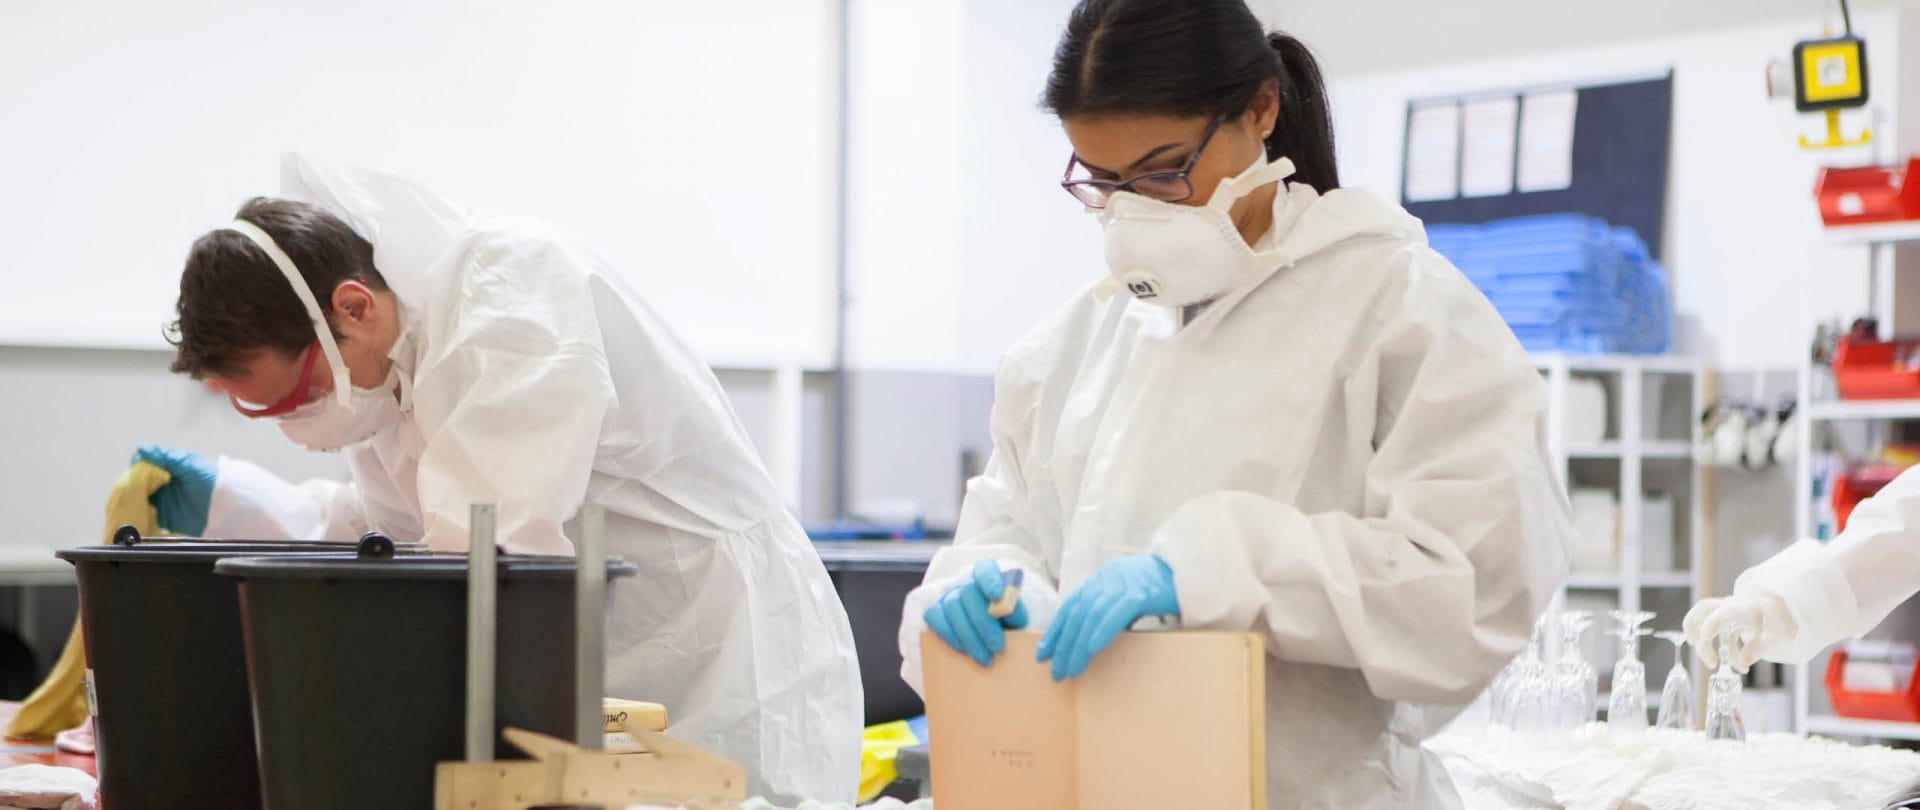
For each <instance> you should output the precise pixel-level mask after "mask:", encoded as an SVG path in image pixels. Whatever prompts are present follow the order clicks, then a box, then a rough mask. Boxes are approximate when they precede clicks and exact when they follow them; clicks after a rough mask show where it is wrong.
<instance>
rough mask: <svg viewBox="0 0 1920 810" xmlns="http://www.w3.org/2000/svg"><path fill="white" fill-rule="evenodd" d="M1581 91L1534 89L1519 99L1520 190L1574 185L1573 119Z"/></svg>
mask: <svg viewBox="0 0 1920 810" xmlns="http://www.w3.org/2000/svg"><path fill="white" fill-rule="evenodd" d="M1579 98H1580V94H1579V93H1577V92H1575V91H1573V90H1556V91H1553V92H1548V93H1533V94H1530V95H1528V96H1527V97H1526V98H1524V99H1522V100H1521V102H1520V176H1519V178H1518V180H1519V186H1520V190H1521V191H1523V192H1525V191H1559V190H1561V189H1564V188H1568V187H1570V186H1572V185H1573V119H1574V115H1575V112H1576V108H1577V107H1578V106H1579Z"/></svg>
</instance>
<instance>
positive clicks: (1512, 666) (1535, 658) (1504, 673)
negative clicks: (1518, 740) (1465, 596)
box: [1487, 615, 1547, 732]
mask: <svg viewBox="0 0 1920 810" xmlns="http://www.w3.org/2000/svg"><path fill="white" fill-rule="evenodd" d="M1546 622H1547V617H1546V616H1545V615H1542V616H1541V617H1540V618H1538V619H1536V620H1534V623H1533V637H1532V639H1530V640H1529V641H1528V642H1527V648H1526V649H1525V650H1522V651H1520V654H1519V655H1516V656H1514V657H1513V660H1511V661H1508V662H1507V665H1506V667H1504V668H1502V669H1501V670H1500V675H1499V676H1498V677H1496V678H1494V679H1493V685H1492V686H1491V687H1488V689H1487V715H1488V721H1489V724H1490V725H1491V726H1492V728H1493V729H1494V731H1496V732H1501V731H1508V730H1511V729H1512V728H1513V693H1514V689H1515V688H1516V687H1517V686H1519V683H1520V678H1521V676H1522V675H1523V673H1525V672H1529V671H1533V670H1537V669H1541V668H1544V665H1543V664H1541V663H1540V644H1541V634H1542V633H1544V632H1545V630H1546Z"/></svg>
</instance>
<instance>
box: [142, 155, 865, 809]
mask: <svg viewBox="0 0 1920 810" xmlns="http://www.w3.org/2000/svg"><path fill="white" fill-rule="evenodd" d="M283 184H284V189H283V192H284V193H283V196H284V197H285V198H286V199H256V200H254V201H252V202H249V203H247V204H246V205H245V206H243V207H242V208H241V210H240V212H239V214H238V216H237V218H236V219H235V221H234V222H233V223H231V224H230V225H227V226H224V227H221V228H219V229H216V230H214V231H212V232H210V233H208V234H207V235H205V236H202V237H201V238H200V239H199V240H198V241H196V242H195V243H194V245H193V249H192V251H191V253H190V254H189V256H188V258H187V262H186V269H185V271H184V272H183V274H182V276H181V281H180V300H179V304H178V311H179V321H178V322H177V324H176V325H175V327H174V328H175V330H176V334H175V336H174V342H175V343H176V345H177V346H178V355H177V357H176V359H175V361H174V365H173V368H174V370H175V371H176V372H180V373H185V374H190V375H192V376H194V377H195V378H197V379H206V380H209V381H211V382H212V383H213V385H215V386H216V387H218V388H220V389H221V390H223V391H225V392H226V393H228V394H229V395H230V396H231V397H232V398H233V401H234V406H235V407H236V408H238V409H240V410H241V411H242V412H243V413H247V414H248V415H251V416H256V417H272V418H277V419H278V420H279V422H280V427H281V429H282V431H283V432H285V433H286V435H287V436H288V437H289V438H291V439H292V440H294V441H296V442H298V443H300V444H303V445H306V446H308V447H310V448H313V449H317V450H344V451H345V453H346V457H347V461H348V465H349V467H350V469H351V471H352V480H351V481H349V482H344V483H342V482H334V481H309V482H306V483H304V484H300V485H294V484H290V483H287V482H285V481H282V480H280V479H279V478H277V477H275V476H274V475H272V474H271V473H268V472H267V471H265V470H263V469H261V468H260V467H257V466H255V465H253V464H249V463H247V462H244V461H240V460H236V459H232V458H221V459H219V461H218V462H217V463H215V462H211V461H208V460H206V459H203V458H201V457H199V456H196V455H193V454H191V453H186V452H182V451H178V450H171V449H168V448H160V447H151V446H149V447H143V448H141V449H140V452H139V454H138V456H137V458H142V459H146V460H149V461H153V462H155V463H158V464H161V465H162V466H164V467H166V468H167V469H169V470H170V471H171V472H172V473H173V480H172V482H171V483H169V484H168V486H167V487H165V488H163V489H162V490H161V491H160V492H159V493H157V494H156V496H155V499H154V503H155V505H156V506H157V507H158V508H159V513H160V514H159V517H160V521H161V525H162V526H164V527H166V528H168V529H171V530H174V531H177V532H183V533H189V534H206V535H209V536H228V537H295V538H339V539H351V538H354V537H358V536H359V535H360V534H361V533H364V532H367V531H373V530H378V531H381V532H384V533H386V534H388V535H391V536H393V537H395V538H424V540H425V542H426V543H427V545H429V546H430V547H432V548H435V549H442V550H465V549H466V547H467V511H468V505H469V504H471V503H475V502H492V503H495V504H497V516H496V521H497V531H498V537H499V542H500V545H501V546H502V547H503V548H505V549H506V550H508V551H511V552H515V553H526V554H571V553H572V545H571V540H570V539H569V538H570V537H572V536H574V531H575V529H576V527H575V525H574V524H573V522H572V521H573V519H574V516H575V514H576V513H577V511H578V510H579V508H580V507H581V505H582V504H586V503H597V504H601V505H604V506H605V507H606V509H607V522H606V527H607V538H608V546H609V549H608V551H609V553H611V554H615V555H619V556H622V557H624V558H626V559H627V560H628V561H630V562H632V563H634V564H635V565H637V566H639V569H640V573H639V576H638V577H636V578H634V579H631V580H622V581H621V582H620V584H619V585H618V586H617V587H615V588H613V589H612V591H613V595H614V599H613V603H612V606H611V610H610V613H609V618H608V624H609V627H608V637H607V687H608V690H609V692H610V693H612V694H615V695H619V696H622V697H632V698H638V699H643V700H650V701H655V702H659V703H663V704H665V705H666V706H667V709H668V712H669V716H670V718H671V720H672V721H673V725H672V727H671V728H670V729H669V730H670V732H671V733H673V734H674V735H675V736H677V737H680V738H683V739H686V740H689V741H692V742H694V743H697V744H700V745H703V746H706V747H708V748H710V749H712V750H714V751H716V752H718V753H720V754H722V755H725V756H726V757H728V758H730V759H732V760H734V761H736V762H738V763H740V764H741V765H743V766H745V767H746V769H747V772H748V774H749V776H750V781H751V784H750V786H749V787H750V789H752V790H754V791H755V792H757V793H760V794H764V795H767V796H769V797H775V798H777V799H784V800H787V801H797V800H799V799H801V798H807V799H830V800H851V799H852V797H853V794H854V789H855V783H856V781H857V779H858V776H859V770H860V769H859V758H860V726H861V722H862V717H861V712H862V706H861V691H860V678H859V670H858V668H857V666H856V662H855V658H854V649H853V638H852V634H851V632H850V630H849V628H848V625H847V617H846V613H845V612H844V610H843V609H842V608H841V605H840V602H839V600H838V598H837V597H836V596H835V594H834V589H833V585H832V583H831V582H830V581H829V580H828V578H827V573H826V569H825V568H824V566H823V565H822V564H821V562H820V558H819V556H818V555H817V554H816V553H815V551H814V549H813V547H812V545H811V544H810V543H809V542H808V540H807V538H806V536H805V534H804V533H803V532H802V531H801V529H800V526H799V524H798V523H796V522H795V520H794V519H793V518H792V517H791V516H790V515H789V514H788V513H787V512H786V511H785V510H784V509H783V507H782V506H781V502H780V499H779V496H778V494H777V492H776V488H775V486H774V484H773V482H772V480H771V479H770V478H769V476H768V475H767V473H766V471H765V469H764V468H763V467H762V466H761V464H760V462H759V461H758V459H757V457H756V456H755V455H754V453H753V450H752V448H751V447H750V446H749V444H748V440H747V436H746V433H745V431H744V430H743V429H742V427H741V426H740V423H739V421H738V420H737V419H736V418H735V416H734V414H733V412H732V409H731V408H730V407H729V405H728V403H727V399H726V395H725V393H724V392H723V391H722V390H721V388H720V385H719V383H718V381H717V380H716V379H715V378H714V376H713V374H712V373H711V372H710V371H709V370H708V368H707V367H706V366H705V365H704V364H703V363H702V362H701V361H700V360H699V359H698V358H696V357H695V356H694V354H693V352H692V351H690V350H689V349H688V348H687V347H686V346H685V345H683V344H682V343H681V341H680V340H679V338H678V337H676V336H675V335H674V334H673V333H672V332H671V331H670V330H669V329H668V328H667V326H666V325H665V324H664V323H663V322H662V321H661V320H660V319H659V318H658V317H657V316H655V315H654V314H653V313H652V312H651V311H650V310H648V309H647V307H646V306H645V304H643V303H642V302H641V300H640V298H639V296H637V295H636V294H635V293H634V292H633V291H632V290H631V289H630V288H629V287H628V286H627V284H626V283H625V282H624V281H623V280H622V279H621V278H620V275H619V273H618V272H616V271H615V270H614V269H613V268H611V267H609V266H608V265H607V264H606V263H604V262H603V261H601V260H600V259H599V258H597V257H596V256H594V255H593V254H591V253H589V252H587V251H586V250H583V249H581V248H580V247H578V246H576V245H575V244H574V243H573V242H572V241H570V239H569V238H568V237H566V236H563V235H560V234H559V233H558V232H557V231H555V230H553V229H552V228H550V227H547V226H544V225H542V224H540V223H537V222H532V221H528V220H517V219H508V218H500V217H492V216H489V215H486V214H483V213H481V212H478V211H475V210H472V209H468V208H465V207H462V206H458V205H455V204H452V203H449V202H446V201H443V200H440V199H438V198H436V197H435V196H434V195H432V194H431V193H428V192H427V191H425V190H423V189H421V188H419V187H417V186H415V185H414V184H412V183H409V182H407V181H405V180H402V179H400V178H397V177H393V176H391V175H386V174H382V173H378V172H371V171H363V170H354V169H346V168H341V167H334V166H329V165H325V164H321V163H317V162H314V161H310V160H305V159H302V158H299V157H296V156H289V157H288V158H287V160H286V162H285V164H284V166H283ZM328 327H330V328H328Z"/></svg>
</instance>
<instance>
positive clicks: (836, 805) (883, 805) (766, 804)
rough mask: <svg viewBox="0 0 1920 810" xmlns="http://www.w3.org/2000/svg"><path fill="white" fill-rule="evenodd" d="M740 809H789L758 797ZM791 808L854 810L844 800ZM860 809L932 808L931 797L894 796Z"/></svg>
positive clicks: (921, 809)
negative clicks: (906, 799)
mask: <svg viewBox="0 0 1920 810" xmlns="http://www.w3.org/2000/svg"><path fill="white" fill-rule="evenodd" d="M740 810H789V808H784V807H781V806H780V805H777V804H774V803H773V802H770V801H767V800H766V799H763V798H760V797H757V796H756V797H754V798H751V799H748V800H747V801H746V802H744V803H742V804H741V805H740ZM791 810H854V808H853V805H851V804H847V803H846V802H801V803H800V806H798V807H794V808H791ZM860 810H933V800H932V799H921V800H919V801H916V802H914V803H912V804H908V803H906V802H903V801H900V800H899V799H895V798H891V797H889V798H885V799H881V800H880V801H877V802H874V803H873V804H866V805H861V806H860Z"/></svg>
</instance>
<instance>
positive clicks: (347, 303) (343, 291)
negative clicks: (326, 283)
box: [332, 279, 380, 323]
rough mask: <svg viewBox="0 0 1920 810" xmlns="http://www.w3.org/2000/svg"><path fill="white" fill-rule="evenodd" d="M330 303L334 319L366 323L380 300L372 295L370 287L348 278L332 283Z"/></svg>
mask: <svg viewBox="0 0 1920 810" xmlns="http://www.w3.org/2000/svg"><path fill="white" fill-rule="evenodd" d="M332 304H333V312H334V317H335V320H336V321H352V322H354V323H366V322H368V321H369V320H371V319H372V318H373V313H374V310H375V308H377V307H379V306H380V300H379V299H378V298H376V297H374V294H373V289H372V288H370V287H368V286H367V285H365V284H362V283H360V282H358V281H354V280H351V279H349V280H347V281H342V282H340V283H339V284H336V285H334V288H333V300H332Z"/></svg>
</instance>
